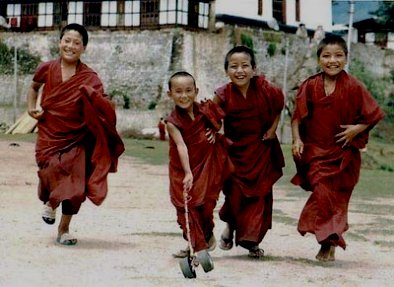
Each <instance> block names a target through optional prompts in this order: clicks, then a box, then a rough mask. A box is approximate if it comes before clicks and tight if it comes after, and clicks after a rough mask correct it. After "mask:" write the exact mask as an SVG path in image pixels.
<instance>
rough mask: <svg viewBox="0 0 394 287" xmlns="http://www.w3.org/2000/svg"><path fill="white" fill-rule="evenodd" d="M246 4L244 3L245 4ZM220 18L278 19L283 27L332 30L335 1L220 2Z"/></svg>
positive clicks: (233, 0)
mask: <svg viewBox="0 0 394 287" xmlns="http://www.w3.org/2000/svg"><path fill="white" fill-rule="evenodd" d="M241 2H242V4H241ZM215 6H216V7H215V11H216V14H217V15H224V18H227V17H228V16H235V17H242V18H246V19H250V20H254V21H264V22H269V21H271V20H272V19H275V20H276V21H277V22H278V24H279V26H280V25H284V26H294V27H297V26H298V25H299V24H300V23H304V24H305V26H306V28H307V29H312V30H314V29H316V27H317V26H319V25H322V26H323V28H324V30H326V31H331V26H332V0H242V1H240V0H216V1H215Z"/></svg>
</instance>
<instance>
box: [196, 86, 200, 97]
mask: <svg viewBox="0 0 394 287" xmlns="http://www.w3.org/2000/svg"><path fill="white" fill-rule="evenodd" d="M199 91H200V90H199V89H198V88H197V87H196V96H197V95H198V92H199Z"/></svg>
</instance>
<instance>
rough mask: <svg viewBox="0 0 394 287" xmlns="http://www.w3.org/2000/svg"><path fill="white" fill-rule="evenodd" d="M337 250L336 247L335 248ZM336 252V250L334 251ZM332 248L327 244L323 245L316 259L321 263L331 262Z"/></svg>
mask: <svg viewBox="0 0 394 287" xmlns="http://www.w3.org/2000/svg"><path fill="white" fill-rule="evenodd" d="M334 248H335V247H334ZM334 250H335V249H334ZM330 251H331V246H330V245H327V244H322V245H321V247H320V250H319V252H318V253H317V255H316V259H317V260H319V261H323V262H325V261H329V257H330Z"/></svg>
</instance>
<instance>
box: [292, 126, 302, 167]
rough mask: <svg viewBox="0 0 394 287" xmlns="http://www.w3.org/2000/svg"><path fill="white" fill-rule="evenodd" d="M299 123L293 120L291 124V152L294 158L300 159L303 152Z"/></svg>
mask: <svg viewBox="0 0 394 287" xmlns="http://www.w3.org/2000/svg"><path fill="white" fill-rule="evenodd" d="M299 127H300V122H299V121H298V119H294V120H293V121H292V122H291V134H292V137H293V144H292V147H291V151H292V153H293V156H294V157H295V158H298V159H300V158H301V155H302V153H303V152H304V143H303V142H302V140H301V137H300V128H299Z"/></svg>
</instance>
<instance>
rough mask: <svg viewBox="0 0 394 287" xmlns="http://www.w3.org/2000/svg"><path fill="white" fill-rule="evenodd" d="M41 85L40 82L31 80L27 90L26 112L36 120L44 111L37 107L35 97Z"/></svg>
mask: <svg viewBox="0 0 394 287" xmlns="http://www.w3.org/2000/svg"><path fill="white" fill-rule="evenodd" d="M41 86H42V83H37V82H34V81H33V82H32V83H31V85H30V87H29V90H28V91H27V112H28V114H29V115H30V116H31V117H32V118H35V119H36V120H38V119H40V118H41V117H42V115H43V114H44V112H43V111H42V110H40V109H37V98H38V92H39V90H40V88H41Z"/></svg>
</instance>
